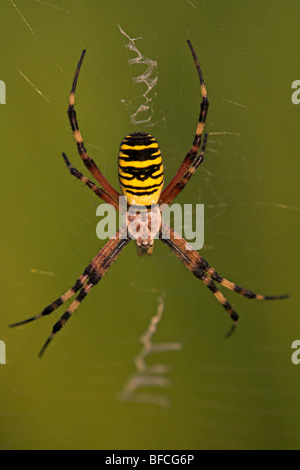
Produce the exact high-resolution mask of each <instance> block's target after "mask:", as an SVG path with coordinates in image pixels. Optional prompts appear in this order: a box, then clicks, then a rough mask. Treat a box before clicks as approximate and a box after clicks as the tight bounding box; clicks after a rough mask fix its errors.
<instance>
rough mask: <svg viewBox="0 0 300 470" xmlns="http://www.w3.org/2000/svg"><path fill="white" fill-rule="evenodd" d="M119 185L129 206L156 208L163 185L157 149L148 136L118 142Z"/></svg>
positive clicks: (142, 134) (128, 138)
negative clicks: (119, 143) (153, 206)
mask: <svg viewBox="0 0 300 470" xmlns="http://www.w3.org/2000/svg"><path fill="white" fill-rule="evenodd" d="M119 181H120V187H121V191H122V194H123V195H124V196H127V202H128V204H129V205H143V206H151V204H157V203H158V200H159V197H160V193H161V190H162V187H163V182H164V170H163V164H162V158H161V153H160V149H159V147H158V144H157V142H156V140H155V138H154V137H153V136H152V135H150V134H145V133H143V132H135V133H134V134H128V135H127V136H126V137H125V138H124V139H123V141H122V143H121V145H120V151H119Z"/></svg>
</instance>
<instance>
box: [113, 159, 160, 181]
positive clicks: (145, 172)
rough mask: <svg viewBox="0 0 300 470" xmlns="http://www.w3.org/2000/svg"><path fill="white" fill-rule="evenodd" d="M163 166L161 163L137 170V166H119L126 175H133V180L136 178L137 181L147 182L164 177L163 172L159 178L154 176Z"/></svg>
mask: <svg viewBox="0 0 300 470" xmlns="http://www.w3.org/2000/svg"><path fill="white" fill-rule="evenodd" d="M161 166H162V165H161V163H159V164H158V165H149V166H146V167H145V168H136V167H135V166H122V165H119V168H120V169H121V170H122V171H123V172H124V173H127V174H129V175H132V178H131V179H133V178H136V179H137V180H140V181H145V180H146V179H147V178H158V177H159V176H162V175H163V172H161V173H160V174H159V175H157V176H152V175H153V173H156V172H157V171H159V170H160V168H161ZM119 176H120V177H121V178H124V179H130V178H129V177H125V176H121V175H119Z"/></svg>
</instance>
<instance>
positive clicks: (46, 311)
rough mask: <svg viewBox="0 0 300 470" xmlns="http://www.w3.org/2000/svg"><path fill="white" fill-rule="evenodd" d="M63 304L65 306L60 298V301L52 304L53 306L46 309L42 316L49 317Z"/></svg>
mask: <svg viewBox="0 0 300 470" xmlns="http://www.w3.org/2000/svg"><path fill="white" fill-rule="evenodd" d="M62 304H63V301H62V298H61V297H59V299H57V300H55V301H54V302H52V304H50V305H48V306H47V307H46V308H44V310H43V311H42V315H49V313H52V312H53V310H56V309H57V308H58V307H60V305H62Z"/></svg>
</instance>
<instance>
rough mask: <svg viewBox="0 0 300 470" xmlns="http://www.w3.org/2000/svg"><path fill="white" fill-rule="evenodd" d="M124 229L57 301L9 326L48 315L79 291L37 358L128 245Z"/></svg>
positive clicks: (107, 244) (108, 243) (128, 239)
mask: <svg viewBox="0 0 300 470" xmlns="http://www.w3.org/2000/svg"><path fill="white" fill-rule="evenodd" d="M124 233H125V232H124V228H121V229H120V231H119V232H117V233H116V234H115V236H114V237H112V238H111V239H110V240H109V241H108V242H107V243H106V245H105V246H104V247H103V248H102V250H100V251H99V253H98V254H97V255H96V256H95V258H94V259H93V260H92V261H91V263H90V264H89V265H88V266H87V267H86V269H85V271H84V273H83V274H82V275H81V276H80V277H79V278H78V279H77V281H76V283H75V284H74V286H73V287H71V289H69V290H68V291H67V292H66V293H65V294H63V295H62V296H61V297H59V298H58V299H57V300H55V301H54V302H52V303H51V304H50V305H48V306H47V307H46V308H45V309H44V310H43V311H42V312H41V313H39V314H37V315H35V316H33V317H30V318H28V319H26V320H23V321H21V322H18V323H14V324H12V325H10V326H11V327H14V326H19V325H22V324H25V323H29V322H31V321H33V320H37V319H38V318H41V317H42V316H44V315H49V314H50V313H52V312H53V311H54V310H56V309H57V308H58V307H60V306H61V305H62V304H63V303H65V302H66V301H67V300H68V299H70V298H71V297H72V296H73V295H74V294H75V293H76V292H78V291H79V294H78V296H77V297H76V299H75V300H74V301H73V302H72V303H71V305H70V307H69V308H68V309H67V310H66V312H65V313H64V314H63V315H62V317H61V318H60V319H59V320H58V322H56V323H55V325H54V327H53V330H52V333H51V335H50V336H49V337H48V339H47V341H46V343H45V344H44V346H43V348H42V349H41V351H40V354H39V356H40V357H41V356H42V354H43V353H44V351H45V349H46V347H47V346H48V344H49V343H50V342H51V340H52V339H53V337H54V335H55V334H56V333H57V332H58V331H59V330H60V329H61V327H62V326H63V325H64V324H65V323H66V321H67V320H68V319H69V318H70V316H71V314H72V313H73V312H74V311H75V310H76V309H77V307H78V306H79V305H80V303H81V302H82V300H83V299H84V298H85V297H86V295H87V294H88V293H89V291H90V290H91V288H92V287H93V286H95V285H96V284H98V282H99V281H100V280H101V279H102V277H103V276H104V274H106V272H107V271H108V269H109V267H110V266H111V264H112V263H113V262H114V261H115V260H116V258H117V257H118V256H119V254H120V253H121V251H122V249H123V248H124V247H125V246H126V245H127V244H128V243H129V241H130V238H125V237H124Z"/></svg>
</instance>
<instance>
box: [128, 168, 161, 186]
mask: <svg viewBox="0 0 300 470" xmlns="http://www.w3.org/2000/svg"><path fill="white" fill-rule="evenodd" d="M156 171H158V170H155V171H153V172H151V173H150V174H149V175H148V174H145V173H141V174H137V175H131V176H123V175H120V173H119V178H122V180H128V181H130V180H133V179H137V180H139V181H145V180H147V179H148V178H152V179H153V180H157V179H158V178H161V177H162V176H163V172H161V173H159V174H158V175H155V176H154V175H153V174H152V173H156ZM126 173H127V172H126ZM160 184H162V182H161V183H160Z"/></svg>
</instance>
